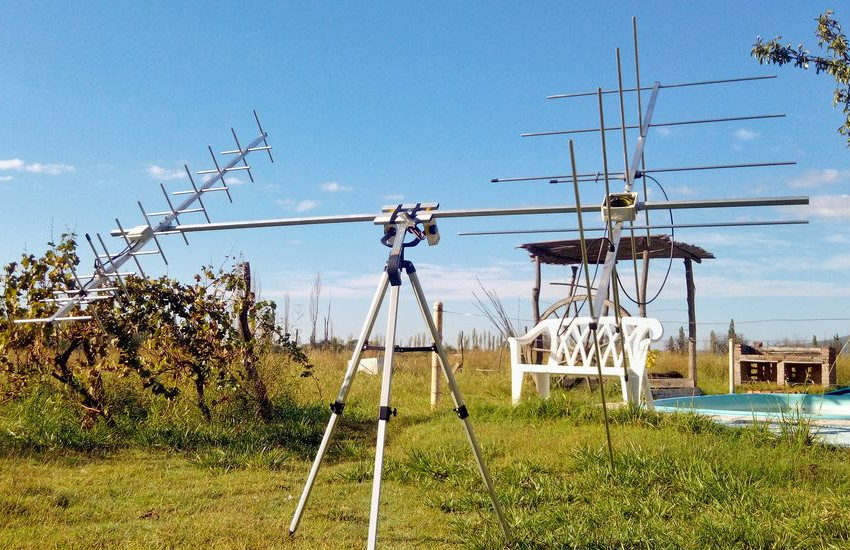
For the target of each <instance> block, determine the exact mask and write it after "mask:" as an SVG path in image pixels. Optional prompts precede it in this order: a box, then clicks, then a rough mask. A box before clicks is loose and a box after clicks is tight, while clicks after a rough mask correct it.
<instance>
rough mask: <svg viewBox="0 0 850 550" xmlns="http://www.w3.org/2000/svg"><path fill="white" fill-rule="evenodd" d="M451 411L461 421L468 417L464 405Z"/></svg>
mask: <svg viewBox="0 0 850 550" xmlns="http://www.w3.org/2000/svg"><path fill="white" fill-rule="evenodd" d="M452 410H453V411H454V412H456V413H457V417H458V418H460V419H461V420H463V419H464V418H466V417H468V416H469V411H468V410H466V405H461V406H460V407H458V408H456V409H452Z"/></svg>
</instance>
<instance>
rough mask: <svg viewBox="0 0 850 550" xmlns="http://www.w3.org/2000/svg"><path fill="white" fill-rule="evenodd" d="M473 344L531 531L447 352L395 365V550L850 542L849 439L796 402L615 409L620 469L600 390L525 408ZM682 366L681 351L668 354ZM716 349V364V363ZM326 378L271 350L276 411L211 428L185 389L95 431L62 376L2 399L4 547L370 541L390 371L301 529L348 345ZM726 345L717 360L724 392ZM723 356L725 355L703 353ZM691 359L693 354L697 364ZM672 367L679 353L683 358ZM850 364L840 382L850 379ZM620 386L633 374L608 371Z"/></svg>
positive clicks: (503, 368) (385, 503)
mask: <svg viewBox="0 0 850 550" xmlns="http://www.w3.org/2000/svg"><path fill="white" fill-rule="evenodd" d="M497 358H498V354H497V353H468V354H467V357H466V365H465V366H464V369H463V370H462V371H461V372H460V373H458V375H457V376H458V381H459V384H460V386H461V390H462V391H463V392H464V397H465V398H466V401H467V404H468V406H469V409H470V413H471V420H472V422H473V425H474V427H475V430H476V434H477V435H478V438H479V440H480V441H481V444H482V447H483V449H484V453H485V455H486V457H487V461H488V465H489V466H490V469H491V471H492V473H493V477H494V480H495V483H496V486H497V491H498V493H499V497H500V500H501V502H502V504H503V506H504V507H505V511H506V514H507V515H508V517H509V520H510V522H511V526H512V529H513V531H514V539H513V540H512V541H511V542H510V543H508V544H506V543H505V541H503V540H502V539H501V535H500V532H499V530H498V526H497V524H496V522H495V519H494V514H493V513H492V511H491V509H490V505H489V501H488V499H487V497H486V493H485V492H484V490H483V487H482V483H481V480H480V478H479V477H478V472H477V470H476V468H475V464H474V462H473V460H472V458H471V453H470V451H469V449H468V446H467V442H466V438H465V435H464V432H463V430H462V426H461V424H460V422H459V421H458V419H457V417H456V415H455V414H454V413H453V412H452V411H451V404H450V400H449V399H448V398H447V397H448V396H444V397H443V400H442V401H441V404H440V406H439V408H438V410H437V411H434V412H432V411H431V410H430V406H429V377H430V368H429V367H428V366H427V364H426V360H425V359H424V358H421V359H414V358H412V357H411V356H404V357H403V358H402V359H401V361H400V364H399V367H398V369H396V371H395V372H394V378H393V393H392V405H393V406H395V407H398V409H399V416H398V417H397V418H394V419H393V420H392V421H391V422H390V425H389V435H388V445H387V458H386V464H385V471H384V479H385V484H384V491H383V498H382V508H381V523H380V531H379V542H380V545H381V547H383V548H458V547H465V548H480V549H484V548H488V549H489V548H503V547H506V546H507V547H510V548H517V549H525V548H540V549H542V548H586V549H590V548H595V549H602V548H612V549H614V548H694V549H696V548H731V547H737V548H845V547H850V460H848V459H850V451H848V450H846V449H833V448H829V447H825V446H822V445H819V444H817V442H816V438H815V439H813V438H812V436H813V435H815V434H814V431H815V429H814V428H813V427H812V426H811V425H810V424H806V422H805V420H802V419H797V418H789V419H787V422H786V423H785V429H784V430H783V432H782V433H780V434H772V433H770V431H769V430H768V429H767V427H766V426H764V425H761V424H756V425H754V426H752V427H748V428H743V429H740V428H729V427H724V426H721V425H718V424H715V423H713V422H711V421H710V420H708V419H706V418H704V417H701V416H698V415H693V414H681V415H660V414H654V413H650V412H647V411H643V410H635V409H632V408H628V407H621V408H617V409H614V410H611V411H610V414H609V416H610V419H611V424H612V427H611V433H612V437H613V441H614V449H615V470H614V473H613V475H612V474H611V473H610V472H609V470H608V465H607V451H606V449H605V435H604V428H603V426H602V410H601V408H600V407H599V406H598V405H597V402H598V392H588V391H587V390H585V389H581V388H580V389H575V390H571V391H568V392H564V391H560V390H555V391H554V392H553V396H552V398H551V399H550V400H548V401H540V400H538V399H534V398H532V397H531V394H532V393H533V390H532V389H531V384H530V382H527V383H526V399H525V400H524V401H523V403H522V404H521V405H520V406H518V407H516V408H512V407H510V405H509V395H510V387H509V386H510V381H509V376H508V370H509V367H508V366H507V364H506V358H505V357H504V355H503V357H502V361H501V365H499V364H498V363H497ZM662 358H663V359H664V360H665V361H668V362H669V363H671V364H672V363H674V362H675V360H676V358H664V357H662ZM705 359H711V360H713V361H715V362H716V363H717V364H716V365H715V366H706V367H705V368H703V360H705ZM311 360H313V361H314V363H315V364H316V365H317V367H316V376H317V377H318V386H317V384H316V382H315V381H313V380H305V379H299V378H298V376H297V374H298V373H297V372H296V371H294V370H290V369H287V368H286V367H285V365H281V364H280V363H279V362H277V361H276V360H275V359H274V358H272V359H270V360H269V361H268V362H267V364H266V374H267V376H268V377H269V380H270V382H271V384H270V385H271V387H272V393H273V395H274V396H275V398H274V402H275V410H276V414H275V422H273V423H272V424H270V425H262V424H260V423H258V422H256V421H254V420H253V419H252V418H251V417H250V415H248V414H246V413H245V412H244V411H245V409H246V408H245V407H244V406H242V404H241V403H240V401H239V399H237V398H236V397H235V396H233V395H218V396H216V398H217V399H218V400H219V404H218V405H217V406H216V408H215V418H214V421H213V422H212V423H211V424H206V423H205V422H203V420H202V419H201V418H200V415H199V414H198V413H197V412H196V411H195V410H194V409H193V407H192V405H191V403H189V402H188V401H182V400H179V401H178V402H175V403H165V402H162V401H159V400H156V399H152V398H148V397H146V396H145V395H144V394H143V393H141V392H139V391H138V390H136V389H135V388H134V387H132V385H130V384H129V383H128V382H127V381H126V380H110V381H108V382H109V384H108V385H107V390H108V391H109V395H110V396H111V399H112V401H113V403H112V410H113V411H116V419H117V422H116V426H114V427H107V426H106V425H104V424H96V425H95V426H94V427H92V428H87V429H84V428H82V427H81V422H80V420H81V419H80V415H79V413H78V411H77V410H76V409H75V408H74V407H73V406H72V405H71V404H69V403H68V402H67V401H66V400H65V399H64V398H63V396H62V394H61V393H60V392H57V391H55V389H54V390H51V389H49V388H33V389H32V391H30V392H29V393H28V394H27V396H26V397H25V398H24V399H22V400H19V401H16V402H9V403H5V404H3V405H2V406H0V548H49V547H56V548H115V547H121V548H125V547H126V548H198V547H215V548H278V547H280V548H286V549H290V548H292V549H302V548H303V549H308V548H357V547H362V546H364V545H365V540H366V527H367V524H368V510H369V496H370V491H371V482H372V469H373V465H372V461H373V457H374V437H375V417H376V413H377V398H378V392H379V385H380V380H379V379H378V378H377V377H368V376H359V377H358V378H357V380H356V382H355V384H354V387H353V389H352V392H351V394H350V396H349V403H348V406H347V407H346V409H345V415H344V417H343V422H342V424H341V428H340V431H339V432H338V437H337V438H336V439H335V443H334V445H333V446H332V448H331V450H330V452H329V455H328V457H327V460H326V462H325V465H324V466H323V469H322V471H321V473H320V475H319V479H318V483H317V484H316V487H315V490H314V492H313V495H312V498H311V501H310V504H309V505H308V508H307V512H306V514H305V516H304V519H303V521H302V524H301V526H300V528H299V530H298V532H297V533H296V536H295V537H294V538H292V539H289V537H288V536H287V530H288V525H289V519H290V518H291V515H292V512H293V510H294V508H295V504H296V502H297V498H298V496H299V494H300V491H301V488H302V486H303V482H304V479H305V478H306V474H307V471H308V469H309V464H310V460H311V458H312V454H313V453H314V452H315V449H316V447H317V445H318V441H319V440H320V438H321V432H322V430H323V429H324V423H325V421H326V419H327V416H328V414H329V413H328V411H327V405H326V404H325V403H319V402H318V396H319V395H320V394H321V395H322V397H323V400H324V401H325V402H327V401H331V400H333V398H334V396H335V395H336V392H337V389H338V385H339V383H340V381H341V378H342V372H343V365H344V364H345V361H346V359H345V358H344V357H341V356H337V355H333V354H328V353H317V354H315V355H313V356H312V357H311ZM724 361H725V358H719V359H716V360H715V359H713V358H705V357H701V363H700V374H701V378H702V381H703V382H702V383H703V384H705V386H706V387H709V388H711V387H718V388H721V391H722V389H724V380H723V377H724V376H725V363H724ZM706 365H708V363H706ZM681 366H682V365H678V367H677V368H681ZM668 370H669V369H668ZM847 374H848V373H847V365H844V364H842V365H841V368H840V370H839V379H843V380H847V378H848V377H847ZM606 389H607V392H608V395H609V396H610V397H611V400H612V401H618V400H619V388H618V387H617V385H616V384H613V383H606Z"/></svg>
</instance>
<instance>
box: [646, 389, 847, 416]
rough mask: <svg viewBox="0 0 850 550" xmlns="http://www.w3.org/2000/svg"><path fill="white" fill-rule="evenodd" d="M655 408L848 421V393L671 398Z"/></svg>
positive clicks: (662, 400)
mask: <svg viewBox="0 0 850 550" xmlns="http://www.w3.org/2000/svg"><path fill="white" fill-rule="evenodd" d="M655 408H656V410H658V411H661V412H685V411H692V412H695V413H700V414H708V415H718V416H739V417H740V416H744V417H750V418H758V419H776V418H782V417H788V416H794V415H798V414H799V415H803V416H807V417H811V418H813V419H828V420H850V394H847V393H843V394H842V393H836V394H824V395H820V394H818V395H809V394H804V393H741V394H728V395H699V396H695V397H671V398H667V399H658V400H656V401H655Z"/></svg>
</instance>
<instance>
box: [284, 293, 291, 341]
mask: <svg viewBox="0 0 850 550" xmlns="http://www.w3.org/2000/svg"><path fill="white" fill-rule="evenodd" d="M290 307H291V303H290V299H289V293H288V292H287V293H286V295H285V296H284V297H283V333H284V334H290V326H289V308H290Z"/></svg>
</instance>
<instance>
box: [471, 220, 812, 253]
mask: <svg viewBox="0 0 850 550" xmlns="http://www.w3.org/2000/svg"><path fill="white" fill-rule="evenodd" d="M808 223H809V220H773V221H762V222H714V223H677V224H674V225H671V224H667V225H647V226H641V225H636V226H635V229H647V230H648V229H670V228H673V229H689V228H690V229H693V228H697V227H753V226H761V225H807V224H808ZM576 231H578V228H577V227H570V228H563V229H507V230H504V231H460V232H458V235H459V236H461V237H471V236H479V235H522V234H526V233H574V232H576ZM584 231H585V233H587V232H588V231H608V227H585V228H584ZM647 247H649V244H647Z"/></svg>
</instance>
